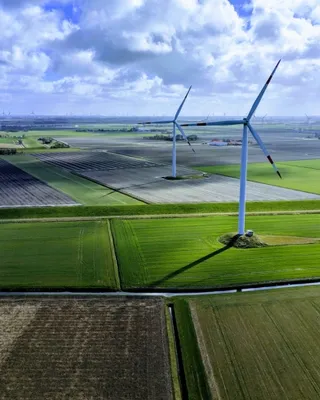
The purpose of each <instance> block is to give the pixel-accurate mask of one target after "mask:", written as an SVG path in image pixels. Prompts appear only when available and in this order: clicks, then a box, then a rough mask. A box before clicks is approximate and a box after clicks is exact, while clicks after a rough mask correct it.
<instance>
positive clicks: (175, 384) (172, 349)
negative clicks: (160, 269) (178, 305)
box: [164, 304, 183, 400]
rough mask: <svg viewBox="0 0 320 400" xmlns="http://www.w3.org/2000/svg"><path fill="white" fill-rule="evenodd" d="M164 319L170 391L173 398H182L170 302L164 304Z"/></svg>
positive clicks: (175, 399) (180, 399)
mask: <svg viewBox="0 0 320 400" xmlns="http://www.w3.org/2000/svg"><path fill="white" fill-rule="evenodd" d="M164 308H165V320H166V330H167V335H166V336H167V342H168V353H169V364H170V370H171V382H172V392H173V397H174V400H183V399H182V393H181V391H182V388H181V379H180V376H179V365H178V354H177V342H176V339H175V336H174V328H173V321H172V315H170V304H165V305H164Z"/></svg>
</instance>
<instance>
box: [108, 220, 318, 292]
mask: <svg viewBox="0 0 320 400" xmlns="http://www.w3.org/2000/svg"><path fill="white" fill-rule="evenodd" d="M112 227H113V232H114V239H115V246H116V254H117V259H118V265H119V267H120V277H121V282H122V286H123V287H124V288H127V289H134V288H154V289H157V288H166V289H178V290H179V289H186V288H188V289H195V288H202V289H204V288H221V287H234V286H235V287H236V286H242V285H243V286H246V285H254V284H259V283H262V282H263V283H266V282H274V281H277V282H279V281H286V280H303V279H312V278H319V277H320V264H319V255H320V214H308V215H294V216H293V215H277V216H275V215H268V216H261V215H260V216H250V217H247V228H250V229H253V230H254V231H255V232H256V233H257V234H258V235H261V236H262V235H264V236H271V238H272V242H273V243H275V242H277V241H279V243H294V244H291V245H275V246H268V247H263V248H255V249H235V248H229V247H228V246H223V245H222V244H220V243H219V242H218V238H219V237H220V236H221V235H222V234H225V233H227V232H236V230H237V218H236V217H230V216H229V217H226V216H214V217H202V218H178V219H177V218H176V219H169V218H166V219H149V220H112ZM277 238H278V240H277ZM306 243H309V244H306Z"/></svg>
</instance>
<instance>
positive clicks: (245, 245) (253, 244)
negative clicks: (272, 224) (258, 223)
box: [219, 232, 268, 249]
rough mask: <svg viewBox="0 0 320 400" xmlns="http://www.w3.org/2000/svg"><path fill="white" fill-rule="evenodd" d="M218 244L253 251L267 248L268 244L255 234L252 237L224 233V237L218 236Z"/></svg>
mask: <svg viewBox="0 0 320 400" xmlns="http://www.w3.org/2000/svg"><path fill="white" fill-rule="evenodd" d="M219 242H220V243H222V244H224V245H226V246H230V247H235V248H237V249H253V248H259V247H267V246H268V244H267V243H265V242H264V241H263V240H262V239H261V238H260V237H259V236H258V235H256V234H255V233H254V234H253V235H252V236H246V235H239V234H237V233H233V232H231V233H226V234H225V235H222V236H220V238H219Z"/></svg>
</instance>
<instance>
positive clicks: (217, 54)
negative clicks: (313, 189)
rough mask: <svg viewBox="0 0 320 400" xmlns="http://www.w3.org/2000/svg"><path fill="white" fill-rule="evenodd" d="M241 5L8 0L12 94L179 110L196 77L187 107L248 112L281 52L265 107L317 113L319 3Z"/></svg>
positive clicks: (1, 48)
mask: <svg viewBox="0 0 320 400" xmlns="http://www.w3.org/2000/svg"><path fill="white" fill-rule="evenodd" d="M236 4H237V7H236V8H235V7H234V5H233V4H232V0H201V1H200V0H108V1H107V2H106V1H105V0H59V1H58V0H55V1H54V2H53V1H49V0H25V1H23V0H10V1H9V0H0V20H1V25H2V29H1V31H0V84H1V85H2V87H3V88H4V90H5V91H6V94H7V95H8V96H7V97H3V98H4V100H3V101H4V102H7V103H8V102H10V99H11V100H12V99H13V98H15V99H16V98H17V96H19V94H21V95H23V96H24V98H28V99H29V101H30V99H33V101H35V102H36V103H37V104H38V103H39V104H41V107H43V108H45V107H46V105H47V107H48V112H50V111H51V110H54V111H55V112H56V111H57V107H58V106H57V105H56V100H57V96H58V97H59V101H60V102H61V103H60V104H61V106H60V107H61V110H65V109H67V108H68V109H69V110H70V107H71V108H72V110H71V111H73V112H77V111H78V112H85V111H86V110H88V108H87V105H88V99H90V107H92V108H94V107H96V108H97V112H105V113H112V112H114V110H119V111H118V112H117V113H120V112H123V113H124V114H127V113H131V114H132V113H136V114H140V115H141V114H145V113H146V112H149V113H152V114H164V113H170V114H172V111H171V110H172V108H174V107H176V103H177V102H179V98H180V97H182V96H183V95H184V93H185V91H186V89H187V87H188V86H189V85H190V84H193V90H192V92H191V95H190V98H189V99H188V102H187V103H186V107H185V110H184V113H185V114H198V115H205V114H208V113H209V112H215V113H216V114H217V113H223V112H227V113H228V114H229V115H230V114H236V113H238V112H239V113H245V112H246V111H247V110H248V108H249V107H250V103H251V102H252V100H253V99H254V97H255V96H256V94H257V92H258V91H259V89H260V87H261V86H262V85H263V83H264V81H265V80H266V78H267V76H268V75H269V73H270V71H271V70H272V68H273V66H274V64H275V63H276V61H277V60H278V59H279V58H280V57H282V58H283V62H282V64H281V66H280V68H279V71H278V72H277V74H276V76H275V78H274V81H273V84H272V85H271V87H270V89H268V94H267V95H266V98H265V99H264V100H263V103H262V104H261V112H268V113H269V114H270V113H272V112H274V113H277V114H293V113H296V112H300V113H301V106H300V104H299V103H303V104H304V106H305V107H308V109H306V111H308V112H309V113H316V112H317V107H316V102H317V96H318V91H319V89H320V74H319V72H320V62H319V60H320V44H319V43H320V6H319V4H318V0H268V1H267V2H266V1H265V0H252V1H250V2H246V1H243V3H242V4H241V5H240V6H239V2H238V1H237V2H236ZM70 10H71V11H70ZM72 10H76V11H77V18H73V15H72V12H73V11H72ZM280 93H281V98H280V96H279V94H280ZM63 95H65V97H64V98H63ZM40 99H41V102H40ZM15 104H17V107H23V106H22V105H19V106H18V104H23V103H21V102H18V101H16V103H15ZM103 104H107V105H108V107H107V108H105V107H104V105H103ZM285 104H289V106H288V107H286V106H285ZM160 108H161V109H160ZM18 111H19V112H21V111H22V110H21V109H20V108H19V110H18V109H17V112H18ZM303 113H304V111H303V112H302V114H303Z"/></svg>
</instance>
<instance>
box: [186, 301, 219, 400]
mask: <svg viewBox="0 0 320 400" xmlns="http://www.w3.org/2000/svg"><path fill="white" fill-rule="evenodd" d="M189 308H190V312H191V318H192V322H193V325H194V328H195V332H196V338H197V342H198V346H199V350H200V354H201V358H202V361H203V365H204V370H205V372H206V375H207V382H208V385H209V387H210V390H211V394H212V400H220V399H221V394H220V391H219V386H218V384H217V381H216V378H215V376H214V372H213V368H212V366H211V363H210V357H209V355H208V353H207V352H206V343H205V338H204V335H203V332H202V328H201V324H200V321H199V318H198V314H197V310H196V306H195V305H194V304H193V302H192V301H189Z"/></svg>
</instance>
